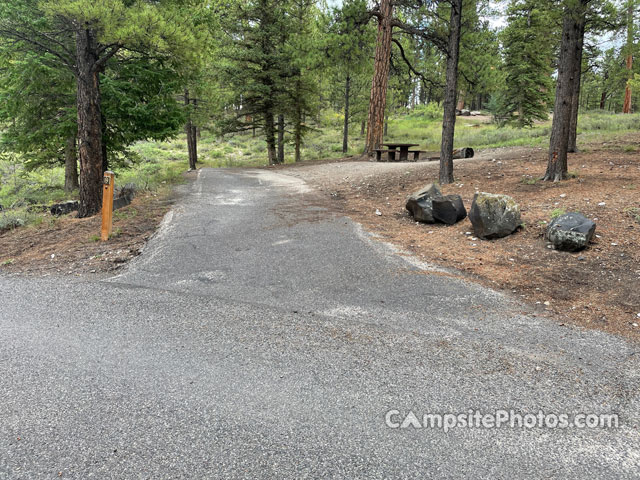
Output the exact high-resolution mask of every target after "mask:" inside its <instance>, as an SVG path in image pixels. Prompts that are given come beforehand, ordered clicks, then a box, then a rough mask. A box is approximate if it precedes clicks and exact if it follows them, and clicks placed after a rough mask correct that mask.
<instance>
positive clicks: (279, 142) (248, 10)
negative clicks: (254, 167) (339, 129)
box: [215, 0, 316, 165]
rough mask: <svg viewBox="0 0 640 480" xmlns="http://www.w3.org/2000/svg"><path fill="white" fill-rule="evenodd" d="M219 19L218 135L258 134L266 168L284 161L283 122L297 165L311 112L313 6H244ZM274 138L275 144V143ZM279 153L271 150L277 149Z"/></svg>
mask: <svg viewBox="0 0 640 480" xmlns="http://www.w3.org/2000/svg"><path fill="white" fill-rule="evenodd" d="M229 7H230V8H229V9H228V10H227V12H226V13H227V14H226V15H224V16H222V17H221V20H220V21H221V24H222V31H223V32H224V37H223V38H222V39H220V43H221V47H220V49H219V53H220V58H219V59H218V61H217V62H215V63H216V64H217V70H218V72H219V79H218V82H219V84H220V91H221V95H222V96H223V97H224V102H223V104H224V107H223V112H222V116H221V117H220V118H219V119H218V120H217V122H216V123H217V125H218V129H219V131H220V132H221V133H231V132H240V131H245V130H254V129H256V128H259V129H261V130H262V132H263V135H264V138H265V141H266V144H267V156H268V160H269V163H270V164H272V165H273V164H277V163H282V162H283V160H284V136H285V121H286V120H287V119H289V120H290V121H291V123H293V126H294V143H295V152H296V153H295V156H296V160H299V159H300V147H301V144H302V138H303V136H304V133H305V131H306V127H305V125H304V117H305V116H306V115H307V114H309V113H311V112H312V111H313V100H314V97H315V82H314V80H313V79H312V70H313V67H314V65H315V63H316V60H315V59H314V58H313V56H314V55H315V47H314V45H313V41H314V36H313V35H312V34H311V33H310V32H311V31H312V30H313V29H314V28H315V26H314V24H315V22H316V20H315V10H314V8H315V6H314V2H311V1H309V0H287V1H275V0H248V1H246V2H234V3H232V4H231V5H229ZM276 134H277V137H278V138H277V139H276ZM278 146H279V147H280V148H279V149H278V150H279V152H278V151H277V150H276V148H277V147H278Z"/></svg>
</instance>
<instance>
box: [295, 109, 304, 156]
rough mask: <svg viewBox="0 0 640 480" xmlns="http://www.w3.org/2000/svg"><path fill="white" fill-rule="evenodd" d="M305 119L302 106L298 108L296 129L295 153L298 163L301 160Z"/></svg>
mask: <svg viewBox="0 0 640 480" xmlns="http://www.w3.org/2000/svg"><path fill="white" fill-rule="evenodd" d="M303 119H304V114H303V113H302V108H301V107H300V104H298V105H297V106H296V118H295V122H296V124H295V127H294V132H293V136H294V143H295V152H294V161H295V162H296V163H297V162H299V161H300V160H301V156H300V149H301V147H302V123H303V121H304V120H303Z"/></svg>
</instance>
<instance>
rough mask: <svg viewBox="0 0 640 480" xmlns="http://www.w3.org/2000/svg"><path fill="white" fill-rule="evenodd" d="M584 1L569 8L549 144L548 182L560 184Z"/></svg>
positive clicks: (564, 24) (565, 168) (564, 175)
mask: <svg viewBox="0 0 640 480" xmlns="http://www.w3.org/2000/svg"><path fill="white" fill-rule="evenodd" d="M588 2H589V0H580V2H579V3H578V4H576V6H573V7H571V6H569V7H566V8H565V12H564V18H563V22H562V43H561V45H560V59H559V61H558V81H557V85H556V100H555V105H554V108H553V124H552V126H551V140H550V142H549V160H548V163H547V171H546V173H545V175H544V177H543V180H545V181H552V182H558V181H560V180H564V179H566V178H567V151H568V147H569V131H570V128H571V112H572V98H573V93H574V91H575V85H574V82H575V81H576V80H577V79H576V71H577V68H576V64H577V62H578V59H579V57H580V52H579V51H578V50H579V47H580V31H581V28H582V27H581V25H582V23H583V22H584V19H585V5H586V4H587V3H588Z"/></svg>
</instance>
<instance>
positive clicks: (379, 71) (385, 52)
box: [365, 0, 393, 154]
mask: <svg viewBox="0 0 640 480" xmlns="http://www.w3.org/2000/svg"><path fill="white" fill-rule="evenodd" d="M392 14H393V5H392V3H391V0H381V2H380V19H379V20H378V38H377V41H376V56H375V61H374V71H373V80H372V82H371V98H370V100H369V117H368V121H367V141H366V145H365V153H367V154H371V153H373V151H374V150H376V149H377V148H380V145H381V144H382V141H383V140H382V139H383V131H382V130H383V127H384V111H385V108H386V105H387V87H388V85H389V66H390V62H391V38H392V26H391V20H392Z"/></svg>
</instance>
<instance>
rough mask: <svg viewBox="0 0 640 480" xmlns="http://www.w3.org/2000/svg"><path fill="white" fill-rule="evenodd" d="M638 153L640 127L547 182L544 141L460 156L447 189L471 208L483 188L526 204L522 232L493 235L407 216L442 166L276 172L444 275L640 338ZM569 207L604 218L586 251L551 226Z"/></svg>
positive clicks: (320, 166)
mask: <svg viewBox="0 0 640 480" xmlns="http://www.w3.org/2000/svg"><path fill="white" fill-rule="evenodd" d="M639 151H640V137H638V135H637V134H633V135H631V134H627V135H624V136H622V137H619V138H618V139H616V141H614V142H601V143H589V144H586V145H583V150H582V152H581V153H577V154H571V156H570V158H569V170H570V172H571V174H572V175H574V176H575V177H574V178H572V179H570V180H568V181H565V182H561V183H545V182H540V181H538V180H537V179H538V178H539V177H541V176H542V174H543V173H544V170H545V166H546V161H547V155H546V151H545V150H544V149H541V148H526V147H511V148H498V149H489V150H484V151H482V152H480V153H479V155H478V156H477V157H476V158H474V159H472V160H459V161H457V162H456V164H455V177H456V183H454V184H452V185H446V186H444V187H443V188H442V190H443V193H445V194H452V193H457V194H460V195H461V196H462V198H463V200H464V202H465V205H466V207H467V208H469V207H470V206H471V202H472V199H473V195H474V194H475V193H476V192H478V191H485V192H491V193H504V194H508V195H511V196H512V197H514V198H515V199H516V201H517V202H518V203H519V204H520V207H521V210H522V219H523V222H525V225H524V228H522V229H521V230H519V231H518V232H517V233H515V234H514V235H511V236H509V237H507V238H503V239H500V240H494V241H483V240H480V239H477V238H475V237H474V236H473V234H472V232H473V229H472V226H471V223H470V222H469V220H468V219H465V220H463V221H462V222H460V223H458V224H456V225H453V226H445V225H428V224H421V223H416V222H415V221H414V220H413V219H412V218H411V217H410V216H409V214H408V212H407V211H406V210H405V201H406V197H407V196H408V195H409V194H410V193H411V192H413V191H415V190H418V189H420V188H421V187H422V186H424V185H425V184H427V183H431V182H434V181H435V180H437V178H438V163H437V162H418V163H376V162H368V161H349V160H350V159H342V160H340V161H339V163H329V162H316V163H315V164H306V165H305V164H301V165H296V166H285V167H278V168H280V169H282V173H288V174H290V175H294V176H297V177H300V178H303V179H304V180H306V181H307V182H308V183H310V184H312V185H315V186H316V187H317V188H318V189H319V190H321V191H323V192H324V193H326V195H327V199H331V200H328V202H331V203H332V204H333V205H334V207H335V208H338V209H339V210H340V211H342V212H344V213H346V214H347V215H348V216H350V217H351V218H352V219H353V220H355V221H356V222H359V223H361V224H363V225H364V227H365V228H366V229H368V230H369V231H370V232H372V233H374V234H375V235H376V236H377V237H378V238H379V239H380V240H382V241H386V242H389V243H391V244H393V245H396V246H397V247H400V248H401V250H403V251H404V252H406V253H407V254H410V255H413V256H417V257H418V258H419V259H421V260H423V261H425V262H427V263H431V264H436V265H439V266H441V267H444V268H445V269H446V271H447V272H449V273H445V274H451V275H463V276H465V277H468V278H469V279H471V280H474V281H479V282H481V283H483V284H485V285H487V286H490V287H492V288H497V289H501V290H503V291H507V292H510V293H512V294H513V295H517V296H519V297H520V298H521V299H522V300H523V301H525V302H528V303H530V304H532V305H533V306H534V307H535V308H536V310H538V311H539V312H540V313H541V314H555V315H556V318H559V321H560V322H566V323H572V324H577V325H581V326H583V327H587V328H594V329H599V330H604V331H607V332H611V333H616V334H623V335H625V336H628V337H632V338H635V339H636V340H640V327H638V324H640V249H639V248H638V246H639V245H640V154H639V153H638V152H639ZM376 210H378V211H379V212H380V213H382V215H377V214H376ZM571 211H579V212H581V213H582V214H584V215H585V216H587V217H589V218H592V219H593V220H594V221H595V222H596V223H597V229H596V237H595V238H594V241H593V243H592V244H591V245H590V246H589V248H587V249H586V250H584V251H582V252H578V253H565V252H559V251H556V250H554V249H551V248H549V247H548V245H547V242H546V241H545V238H544V235H545V231H546V227H547V222H549V221H550V220H551V217H552V215H553V214H554V213H555V214H561V213H564V212H571ZM428 274H432V272H428Z"/></svg>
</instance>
